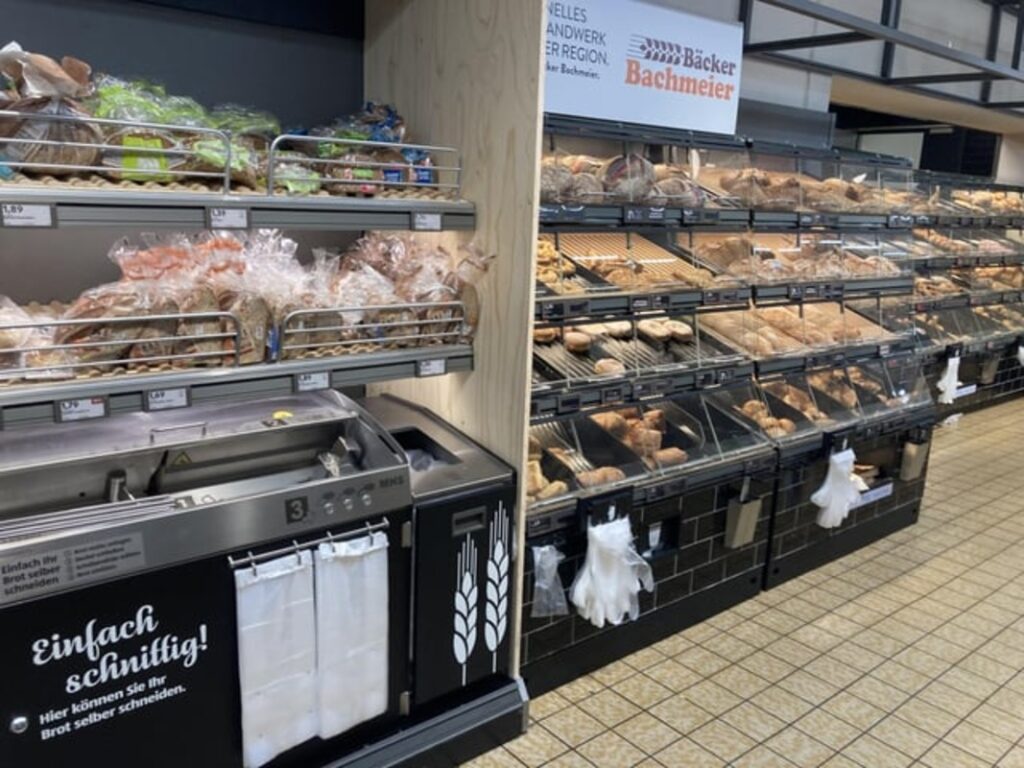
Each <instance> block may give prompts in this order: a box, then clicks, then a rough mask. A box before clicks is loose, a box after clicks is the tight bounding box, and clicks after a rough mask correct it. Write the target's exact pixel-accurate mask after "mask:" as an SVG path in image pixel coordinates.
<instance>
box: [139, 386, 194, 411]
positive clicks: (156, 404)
mask: <svg viewBox="0 0 1024 768" xmlns="http://www.w3.org/2000/svg"><path fill="white" fill-rule="evenodd" d="M191 404H192V398H191V397H190V395H189V391H188V389H187V388H186V387H175V388H173V389H151V390H149V391H148V392H146V410H147V411H172V410H174V409H175V408H187V407H188V406H189V405H191Z"/></svg>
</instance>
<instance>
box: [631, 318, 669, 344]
mask: <svg viewBox="0 0 1024 768" xmlns="http://www.w3.org/2000/svg"><path fill="white" fill-rule="evenodd" d="M636 330H637V333H639V334H640V335H641V336H643V337H644V338H645V339H647V340H649V341H653V342H655V343H657V344H664V343H665V342H666V341H668V340H669V339H671V338H672V332H671V331H669V329H668V328H666V327H665V323H664V322H663V321H661V320H641V321H640V322H639V323H637V325H636Z"/></svg>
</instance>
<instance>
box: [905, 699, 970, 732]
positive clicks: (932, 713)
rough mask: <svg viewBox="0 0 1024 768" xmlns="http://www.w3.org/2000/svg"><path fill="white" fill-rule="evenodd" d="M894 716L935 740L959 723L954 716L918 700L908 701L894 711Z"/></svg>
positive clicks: (958, 719) (957, 718)
mask: <svg viewBox="0 0 1024 768" xmlns="http://www.w3.org/2000/svg"><path fill="white" fill-rule="evenodd" d="M895 715H896V716H897V717H899V718H901V719H903V720H906V721H907V722H909V723H912V724H913V725H915V726H917V727H918V728H920V729H921V730H922V731H925V732H926V733H928V734H930V735H932V736H935V737H936V738H941V737H942V736H945V735H946V733H947V732H948V731H950V730H951V729H952V728H954V727H956V724H957V723H958V722H960V718H959V717H957V716H956V715H954V714H951V713H950V712H947V711H946V710H944V709H942V708H941V707H937V706H935V705H934V704H931V703H929V702H927V701H925V700H924V699H920V698H913V699H911V700H910V701H908V702H907V703H906V704H904V705H903V706H901V707H900V708H899V709H897V710H896V712H895Z"/></svg>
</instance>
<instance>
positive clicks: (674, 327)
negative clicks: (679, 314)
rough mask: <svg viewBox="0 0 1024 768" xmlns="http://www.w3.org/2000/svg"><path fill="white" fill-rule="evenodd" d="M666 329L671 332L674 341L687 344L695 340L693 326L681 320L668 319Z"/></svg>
mask: <svg viewBox="0 0 1024 768" xmlns="http://www.w3.org/2000/svg"><path fill="white" fill-rule="evenodd" d="M664 327H665V329H666V330H667V331H668V332H669V334H671V336H672V341H678V342H679V343H680V344H686V343H689V342H691V341H693V328H691V327H690V326H689V325H687V324H686V323H684V322H681V321H679V320H668V321H666V322H665V324H664Z"/></svg>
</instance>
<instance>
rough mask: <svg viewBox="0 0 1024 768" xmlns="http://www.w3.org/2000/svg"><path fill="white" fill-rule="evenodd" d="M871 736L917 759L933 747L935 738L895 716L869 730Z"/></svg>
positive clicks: (936, 739) (936, 738)
mask: <svg viewBox="0 0 1024 768" xmlns="http://www.w3.org/2000/svg"><path fill="white" fill-rule="evenodd" d="M871 735H872V736H874V737H875V738H876V739H878V740H879V741H882V742H885V743H886V744H888V745H889V746H890V747H893V748H894V749H898V750H899V751H900V752H902V753H903V754H905V755H907V756H909V757H911V758H913V759H914V760H916V759H918V758H919V757H921V755H923V754H924V753H925V752H927V751H928V750H929V749H931V748H932V747H933V746H935V743H936V742H937V741H938V737H937V736H933V735H931V734H930V733H928V732H926V731H923V730H921V729H920V728H917V727H915V726H913V725H911V724H910V723H908V722H907V721H906V720H902V719H900V718H899V717H896V716H895V715H892V716H890V717H887V718H885V720H883V721H882V722H880V723H878V724H877V725H875V727H874V728H872V729H871Z"/></svg>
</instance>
